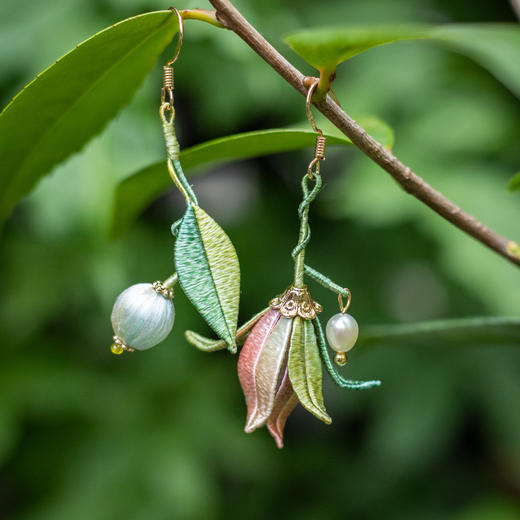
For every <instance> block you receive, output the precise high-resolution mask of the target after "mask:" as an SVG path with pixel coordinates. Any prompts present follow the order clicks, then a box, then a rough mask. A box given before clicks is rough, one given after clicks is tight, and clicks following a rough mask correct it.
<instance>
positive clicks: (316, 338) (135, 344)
mask: <svg viewBox="0 0 520 520" xmlns="http://www.w3.org/2000/svg"><path fill="white" fill-rule="evenodd" d="M174 12H175V13H176V15H177V18H178V23H179V41H178V45H177V49H176V52H175V56H174V57H173V59H172V60H170V61H169V62H168V63H167V65H166V66H165V67H163V70H164V86H163V88H162V95H161V106H160V110H159V114H160V117H161V121H162V126H163V133H164V137H165V142H166V149H167V153H168V160H167V168H168V171H169V174H170V176H171V178H172V180H173V182H174V184H175V185H176V186H177V188H178V189H179V191H180V192H181V193H182V195H183V196H184V198H185V200H186V210H185V213H184V216H183V217H182V218H181V219H180V220H178V221H177V222H175V223H174V224H173V225H172V234H173V235H174V236H175V237H176V241H175V251H174V263H175V270H176V271H175V273H174V274H173V275H172V276H170V277H169V278H168V279H167V280H165V281H163V282H160V281H158V282H155V283H153V284H150V283H140V284H137V285H133V286H131V287H129V288H128V289H126V290H125V291H123V292H122V293H121V294H120V295H119V297H118V298H117V300H116V302H115V304H114V308H113V311H112V326H113V329H114V333H115V336H114V342H113V344H112V345H111V351H112V352H113V353H114V354H122V353H124V352H125V351H126V352H133V351H135V350H146V349H149V348H151V347H153V346H155V345H157V344H158V343H160V342H161V341H163V340H164V339H165V338H166V336H167V335H168V334H169V333H170V331H171V329H172V327H173V323H174V318H175V310H174V305H173V297H174V287H175V285H176V284H178V285H179V286H180V287H181V289H182V290H183V292H184V293H185V295H186V296H187V297H188V299H189V300H190V301H191V303H192V304H193V305H194V307H195V308H196V309H197V311H198V312H199V314H200V315H201V316H202V317H203V319H204V320H205V321H206V322H207V324H208V325H209V326H210V327H211V329H212V330H213V331H214V332H215V334H216V335H217V336H218V339H217V340H212V339H208V338H205V337H203V336H201V335H199V334H197V333H195V332H192V331H187V332H186V334H185V335H186V339H187V340H188V341H189V342H190V343H192V344H193V345H194V346H196V347H197V348H199V349H201V350H204V351H206V352H213V351H217V350H221V349H225V348H227V349H228V350H229V351H230V352H232V353H236V352H237V342H238V341H241V340H244V339H245V342H244V344H243V346H242V349H241V352H240V356H239V361H238V377H239V380H240V384H241V386H242V389H243V392H244V395H245V398H246V401H247V420H246V427H245V431H246V432H248V433H249V432H252V431H254V430H255V429H256V428H258V427H260V426H263V425H267V428H268V430H269V432H270V433H271V435H272V436H273V438H274V439H275V441H276V443H277V445H278V447H280V448H281V447H282V446H283V431H284V427H285V422H286V420H287V417H288V416H289V414H290V413H291V412H292V410H293V409H294V407H295V406H296V405H297V404H298V403H301V404H302V405H303V406H304V408H306V409H307V410H308V411H309V412H311V413H312V414H314V415H315V416H316V417H317V418H318V419H320V420H322V421H323V422H325V423H327V424H329V423H330V422H331V418H330V416H329V415H328V413H327V411H326V409H325V405H324V402H323V395H322V364H323V365H325V368H326V370H327V372H328V373H329V375H330V376H331V378H332V380H333V381H334V382H335V383H336V384H338V385H339V386H340V387H342V388H346V389H347V388H350V389H363V388H371V387H374V386H378V385H379V384H380V382H379V381H352V380H348V379H345V378H343V377H342V376H341V375H340V374H339V373H337V372H336V370H335V368H334V366H333V363H332V361H331V358H330V355H329V349H328V346H327V342H328V344H329V345H330V347H331V348H332V349H333V350H334V351H335V356H334V361H335V363H336V364H337V365H339V366H342V365H344V364H345V363H346V359H347V358H346V352H347V351H349V350H350V349H351V348H352V347H353V346H354V344H355V342H356V340H357V337H358V325H357V322H356V320H355V319H354V318H353V317H352V316H351V315H350V314H347V310H348V308H349V306H350V302H351V293H350V291H349V290H348V289H346V288H343V287H340V286H339V285H337V284H335V283H334V282H333V281H332V280H330V279H329V278H328V277H326V276H325V275H323V274H321V273H319V272H318V271H316V270H315V269H313V268H312V267H309V266H307V265H306V264H305V248H306V246H307V245H308V243H309V240H310V236H311V233H310V226H309V206H310V204H311V202H312V201H313V200H314V199H315V198H316V196H317V194H318V192H319V191H320V188H321V185H322V179H321V175H320V161H322V160H324V159H325V145H326V138H325V137H324V136H323V133H322V131H321V130H320V129H319V128H317V126H316V124H315V122H314V118H313V116H312V112H311V108H310V105H311V99H312V96H313V93H314V90H315V89H316V87H317V84H318V80H317V79H315V80H312V81H311V82H310V86H309V88H308V93H307V98H306V111H307V116H308V119H309V122H310V123H311V125H312V128H313V130H314V131H315V132H316V135H317V138H316V147H315V153H314V158H313V159H312V161H311V162H310V164H309V166H308V169H307V172H306V173H305V175H304V176H303V179H302V183H301V184H302V192H303V200H302V202H301V204H300V206H299V208H298V216H299V220H300V232H299V238H298V243H297V245H296V247H295V248H294V250H293V251H292V257H293V259H294V266H295V268H294V280H293V283H292V284H291V285H290V286H289V287H288V288H287V289H286V290H285V292H283V294H281V295H279V296H277V297H276V298H274V299H272V300H271V301H270V302H269V306H268V307H267V308H266V309H264V310H263V311H261V312H259V313H258V314H257V315H255V316H253V318H251V319H250V320H249V321H248V322H247V323H245V324H244V325H242V326H241V327H240V328H237V320H238V308H239V298H240V267H239V263H238V257H237V254H236V251H235V248H234V247H233V244H232V243H231V240H230V239H229V237H228V236H227V235H226V233H225V232H224V231H223V230H222V228H220V226H219V225H218V224H217V223H216V222H215V221H214V220H213V219H212V218H211V217H210V216H209V215H208V214H207V213H206V212H205V211H204V210H203V209H202V208H200V206H199V205H198V201H197V197H196V195H195V193H194V192H193V189H192V187H191V185H190V184H189V183H188V181H187V179H186V177H185V176H184V173H183V171H182V166H181V164H180V162H179V152H180V150H179V144H178V141H177V138H176V135H175V128H174V118H175V110H174V105H173V86H174V83H173V68H172V65H173V64H174V63H175V61H176V60H177V58H178V56H179V51H180V47H181V45H182V39H183V24H182V18H181V15H180V13H179V12H178V11H177V10H174ZM305 275H307V276H308V277H310V278H312V279H314V280H315V281H316V282H318V283H320V284H321V285H323V286H324V287H326V288H327V289H329V290H331V291H332V292H334V293H336V294H337V295H338V303H339V307H340V312H339V313H338V314H336V315H334V316H333V317H332V318H330V320H329V321H328V323H327V326H326V328H325V332H324V330H323V327H322V325H321V323H320V320H319V317H318V314H319V313H320V312H321V311H322V310H323V309H322V306H321V305H320V304H318V303H317V302H315V301H313V299H312V297H311V295H310V292H309V290H308V288H307V286H306V285H305V283H304V277H305ZM343 298H346V303H345V304H344V303H343Z"/></svg>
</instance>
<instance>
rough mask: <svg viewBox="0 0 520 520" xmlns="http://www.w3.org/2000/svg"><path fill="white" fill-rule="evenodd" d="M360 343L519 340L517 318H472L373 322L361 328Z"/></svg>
mask: <svg viewBox="0 0 520 520" xmlns="http://www.w3.org/2000/svg"><path fill="white" fill-rule="evenodd" d="M360 332H361V335H360V338H359V344H360V345H365V344H369V343H370V344H372V343H380V342H383V341H397V342H399V343H400V344H405V343H409V342H411V341H420V340H428V342H429V343H431V344H435V345H438V346H439V345H443V344H447V343H448V342H449V343H450V344H454V345H461V346H462V345H468V344H475V343H477V344H479V345H482V344H485V343H489V344H496V343H500V342H509V343H510V342H518V341H519V340H520V318H508V317H471V318H456V319H451V320H431V321H423V322H417V323H402V324H398V325H372V326H367V327H363V328H362V329H361V331H360Z"/></svg>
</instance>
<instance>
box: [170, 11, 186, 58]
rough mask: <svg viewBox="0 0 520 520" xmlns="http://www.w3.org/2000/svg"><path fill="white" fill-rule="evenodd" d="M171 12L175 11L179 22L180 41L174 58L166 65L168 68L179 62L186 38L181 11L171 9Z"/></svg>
mask: <svg viewBox="0 0 520 520" xmlns="http://www.w3.org/2000/svg"><path fill="white" fill-rule="evenodd" d="M170 11H173V12H174V13H175V14H176V15H177V22H178V24H179V39H178V40H177V47H176V48H175V53H174V55H173V58H172V59H171V60H169V61H168V63H167V64H166V65H167V66H168V67H171V66H172V65H173V64H174V63H175V62H176V61H177V58H178V57H179V53H180V52H181V46H182V40H183V38H184V24H183V21H182V15H181V13H180V11H179V10H178V9H177V8H176V7H170Z"/></svg>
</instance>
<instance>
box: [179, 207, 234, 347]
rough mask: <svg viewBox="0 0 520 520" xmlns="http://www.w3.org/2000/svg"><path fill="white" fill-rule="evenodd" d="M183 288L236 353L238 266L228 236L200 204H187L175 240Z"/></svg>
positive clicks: (212, 326)
mask: <svg viewBox="0 0 520 520" xmlns="http://www.w3.org/2000/svg"><path fill="white" fill-rule="evenodd" d="M175 268H176V270H177V275H178V277H179V284H180V286H181V287H182V290H183V291H184V293H185V294H186V296H187V297H188V298H189V300H190V301H191V302H192V303H193V305H194V306H195V308H196V309H197V310H198V311H199V313H200V314H201V316H202V317H203V318H204V319H205V320H206V322H207V323H208V325H209V326H210V327H211V328H212V329H213V330H214V331H215V333H216V334H217V335H218V337H219V338H222V339H223V340H224V341H225V342H226V343H227V345H228V348H229V350H230V351H231V352H236V343H235V335H236V330H237V320H238V305H239V300H240V266H239V263H238V257H237V254H236V251H235V248H234V247H233V244H232V243H231V240H230V239H229V237H228V236H227V235H226V233H224V231H223V230H222V228H221V227H220V226H219V225H218V224H217V223H216V222H215V221H214V220H213V219H212V218H211V217H210V216H209V215H208V214H207V213H206V212H205V211H204V210H202V209H201V208H200V207H199V206H197V205H196V204H194V203H188V206H187V208H186V213H185V214H184V217H183V218H182V223H181V225H180V229H179V234H178V236H177V240H176V242H175Z"/></svg>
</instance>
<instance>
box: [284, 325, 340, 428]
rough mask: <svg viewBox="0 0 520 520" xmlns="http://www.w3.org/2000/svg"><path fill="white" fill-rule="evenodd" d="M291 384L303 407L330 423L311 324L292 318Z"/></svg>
mask: <svg viewBox="0 0 520 520" xmlns="http://www.w3.org/2000/svg"><path fill="white" fill-rule="evenodd" d="M287 366H288V369H289V378H290V380H291V384H292V386H293V388H294V391H295V392H296V395H297V396H298V399H299V400H300V402H301V403H302V405H303V406H304V407H305V408H306V409H307V410H309V412H311V413H312V414H313V415H315V416H316V417H317V418H318V419H320V420H321V421H323V422H325V423H327V424H330V423H331V422H332V419H331V418H330V417H329V414H328V413H327V410H326V409H325V404H324V403H323V394H322V371H321V360H320V354H319V352H318V344H317V342H316V334H315V333H314V326H313V324H312V321H309V320H304V319H302V318H300V317H299V316H296V318H293V330H292V336H291V344H290V347H289V360H288V363H287Z"/></svg>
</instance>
